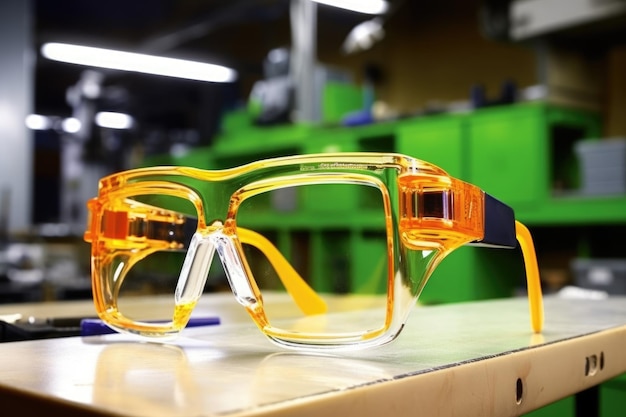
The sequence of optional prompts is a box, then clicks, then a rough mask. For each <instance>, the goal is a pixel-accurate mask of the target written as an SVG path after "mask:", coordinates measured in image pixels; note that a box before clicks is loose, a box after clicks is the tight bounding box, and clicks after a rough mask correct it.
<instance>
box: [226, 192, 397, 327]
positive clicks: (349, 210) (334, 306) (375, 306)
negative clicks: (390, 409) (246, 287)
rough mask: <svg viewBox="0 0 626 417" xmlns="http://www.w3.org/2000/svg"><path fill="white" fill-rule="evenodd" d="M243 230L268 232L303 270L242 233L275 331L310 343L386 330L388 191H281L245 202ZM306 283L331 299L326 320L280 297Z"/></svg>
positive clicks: (241, 219) (240, 213) (239, 214)
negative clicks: (283, 263)
mask: <svg viewBox="0 0 626 417" xmlns="http://www.w3.org/2000/svg"><path fill="white" fill-rule="evenodd" d="M237 227H238V228H240V229H241V228H243V229H248V230H253V231H255V232H256V233H260V234H262V235H263V236H264V237H265V238H267V239H268V240H269V241H271V242H272V243H273V245H274V246H275V247H276V248H277V249H278V251H279V252H280V254H281V255H282V256H283V257H284V258H285V259H287V261H288V262H289V263H290V264H291V265H292V266H293V267H294V269H295V270H296V271H297V275H295V276H294V274H293V273H291V274H290V273H289V271H287V270H283V271H281V270H280V268H277V267H276V265H274V263H273V262H272V261H271V260H270V259H268V257H267V254H265V253H263V251H262V250H259V248H257V247H255V245H251V244H250V242H246V240H245V239H242V238H241V237H242V236H243V234H242V233H240V240H241V241H242V243H243V247H244V252H245V254H246V260H247V262H248V265H249V267H250V270H251V272H252V275H253V277H254V280H255V282H256V285H257V286H258V287H259V289H260V291H261V293H262V295H263V306H264V309H265V312H266V315H267V317H268V320H269V322H270V325H271V326H272V327H273V328H277V329H280V331H283V332H298V333H299V334H302V335H303V337H306V334H310V335H312V337H332V336H333V335H336V334H341V335H354V336H355V337H359V335H365V334H371V333H372V332H376V331H379V330H380V329H382V328H383V327H384V325H385V320H386V311H387V297H386V294H387V282H388V276H389V264H388V255H387V252H388V250H387V245H388V244H387V233H386V216H385V209H384V204H383V193H382V191H381V190H380V189H378V188H376V187H374V186H372V185H369V184H366V183H360V182H347V181H346V182H345V183H332V184H301V185H297V186H291V187H284V188H280V189H274V190H272V191H268V192H263V193H260V194H256V195H253V196H250V197H248V198H246V199H245V200H244V201H243V202H242V203H241V205H240V207H239V209H238V212H237ZM301 279H303V280H305V281H306V282H307V283H308V285H310V286H311V287H312V288H313V289H314V290H315V291H316V292H317V293H318V294H319V295H320V296H321V297H322V299H323V300H324V302H325V304H326V306H327V311H326V312H325V313H324V314H316V313H311V312H308V313H306V312H303V310H302V308H300V307H299V306H298V304H297V301H296V300H295V299H296V298H297V295H295V294H293V297H291V298H290V297H284V295H283V296H282V297H281V296H280V293H285V292H289V291H288V290H287V289H286V287H289V285H286V281H293V280H301ZM276 293H278V294H279V296H276ZM346 294H349V295H350V297H348V298H347V299H346V298H345V297H342V300H341V301H340V300H339V297H338V295H346ZM285 299H287V300H291V301H289V302H288V303H287V304H285V301H284V300H285Z"/></svg>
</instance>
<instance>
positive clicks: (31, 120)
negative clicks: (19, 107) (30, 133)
mask: <svg viewBox="0 0 626 417" xmlns="http://www.w3.org/2000/svg"><path fill="white" fill-rule="evenodd" d="M25 122H26V127H27V128H29V129H31V130H47V129H51V128H52V125H53V123H52V119H50V118H49V117H48V116H42V115H41V114H29V115H28V116H26V120H25Z"/></svg>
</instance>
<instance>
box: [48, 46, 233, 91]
mask: <svg viewBox="0 0 626 417" xmlns="http://www.w3.org/2000/svg"><path fill="white" fill-rule="evenodd" d="M41 53H42V55H43V56H44V57H46V58H48V59H51V60H55V61H61V62H67V63H71V64H78V65H86V66H90V67H98V68H108V69H114V70H120V71H133V72H140V73H144V74H154V75H162V76H166V77H176V78H184V79H188V80H197V81H209V82H221V83H225V82H232V81H234V80H235V79H236V78H237V72H236V71H235V70H233V69H230V68H227V67H224V66H221V65H215V64H208V63H204V62H197V61H188V60H184V59H176V58H167V57H161V56H155V55H146V54H139V53H134V52H124V51H116V50H112V49H104V48H95V47H91V46H81V45H72V44H67V43H54V42H53V43H46V44H44V45H43V46H42V47H41Z"/></svg>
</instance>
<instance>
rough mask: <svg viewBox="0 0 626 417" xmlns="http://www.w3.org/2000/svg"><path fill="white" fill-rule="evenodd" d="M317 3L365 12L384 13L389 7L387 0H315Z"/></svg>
mask: <svg viewBox="0 0 626 417" xmlns="http://www.w3.org/2000/svg"><path fill="white" fill-rule="evenodd" d="M313 1H314V2H316V3H320V4H326V5H328V6H333V7H339V8H341V9H346V10H352V11H353V12H358V13H365V14H383V13H385V12H387V10H388V9H389V3H387V1H385V0H313Z"/></svg>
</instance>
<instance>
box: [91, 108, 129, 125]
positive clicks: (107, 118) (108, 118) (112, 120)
mask: <svg viewBox="0 0 626 417" xmlns="http://www.w3.org/2000/svg"><path fill="white" fill-rule="evenodd" d="M96 124H97V125H98V126H100V127H106V128H109V129H130V128H131V127H133V118H132V117H131V116H129V115H128V114H124V113H116V112H110V111H101V112H98V113H96Z"/></svg>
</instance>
